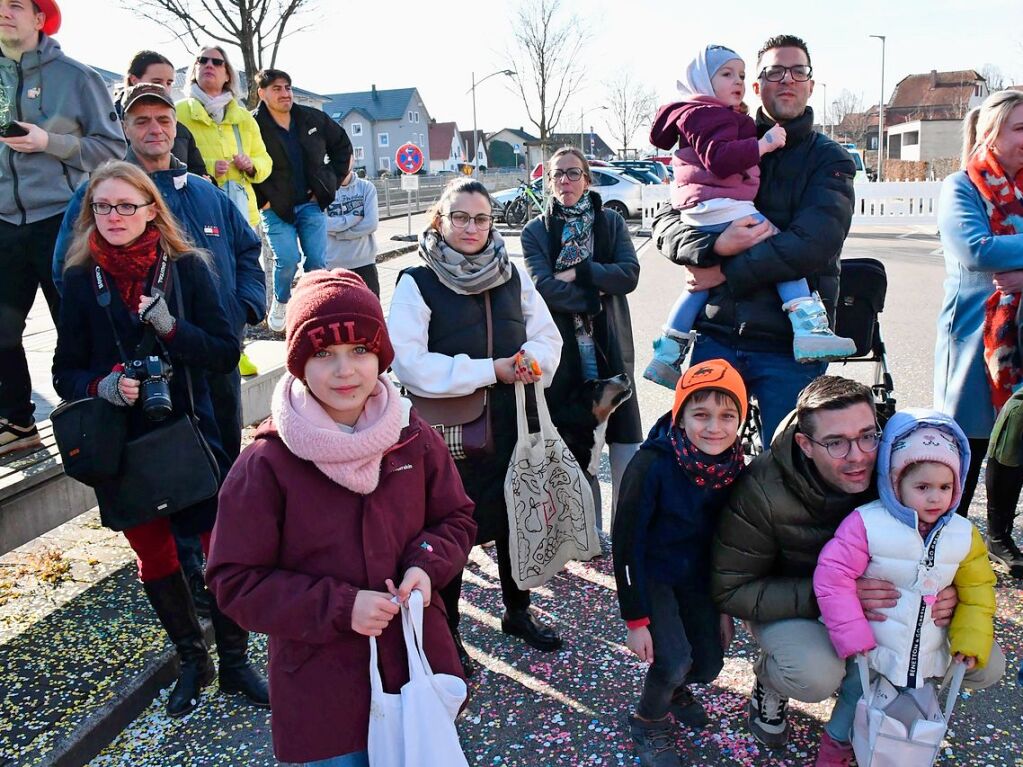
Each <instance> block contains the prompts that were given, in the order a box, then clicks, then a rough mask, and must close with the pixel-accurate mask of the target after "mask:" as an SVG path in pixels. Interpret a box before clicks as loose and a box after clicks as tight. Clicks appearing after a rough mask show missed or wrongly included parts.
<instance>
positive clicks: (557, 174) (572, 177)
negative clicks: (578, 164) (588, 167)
mask: <svg viewBox="0 0 1023 767" xmlns="http://www.w3.org/2000/svg"><path fill="white" fill-rule="evenodd" d="M566 176H567V177H568V180H569V181H578V180H579V179H581V178H582V177H583V169H582V168H569V169H568V170H561V169H560V168H559V169H558V170H556V171H554V172H553V173H552V174H551V178H553V179H554V180H555V181H561V179H563V178H565V177H566Z"/></svg>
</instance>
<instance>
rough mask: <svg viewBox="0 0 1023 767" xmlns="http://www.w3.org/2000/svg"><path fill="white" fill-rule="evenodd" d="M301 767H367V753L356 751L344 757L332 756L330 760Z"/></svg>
mask: <svg viewBox="0 0 1023 767" xmlns="http://www.w3.org/2000/svg"><path fill="white" fill-rule="evenodd" d="M301 767H369V752H368V751H356V752H353V753H351V754H345V755H344V756H332V757H331V758H330V759H318V760H317V761H315V762H303V763H302V765H301Z"/></svg>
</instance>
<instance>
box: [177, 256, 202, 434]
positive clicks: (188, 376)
mask: <svg viewBox="0 0 1023 767" xmlns="http://www.w3.org/2000/svg"><path fill="white" fill-rule="evenodd" d="M171 270H172V271H173V272H174V279H175V281H176V282H177V283H178V289H177V290H175V291H174V301H175V303H177V305H178V321H179V322H180V321H181V320H183V319H185V302H184V300H183V299H182V298H181V281H180V280H178V279H177V277H178V268H177V266H176V265H175V264H171ZM184 367H185V384H186V386H187V387H188V406H189V409H190V410H191V413H192V417H193V418H195V417H196V416H195V396H194V395H193V394H192V371H191V368H190V367H189V366H188V365H185V366H184Z"/></svg>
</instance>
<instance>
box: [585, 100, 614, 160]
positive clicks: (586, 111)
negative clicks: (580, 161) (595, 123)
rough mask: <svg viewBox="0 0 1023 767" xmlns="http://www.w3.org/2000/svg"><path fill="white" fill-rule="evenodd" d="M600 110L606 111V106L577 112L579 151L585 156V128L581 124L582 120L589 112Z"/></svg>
mask: <svg viewBox="0 0 1023 767" xmlns="http://www.w3.org/2000/svg"><path fill="white" fill-rule="evenodd" d="M602 109H607V107H606V106H600V107H593V109H587V110H585V111H583V110H580V112H579V151H581V152H582V153H583V154H586V128H585V125H584V123H583V119H584V118H585V117H586V115H588V114H589V113H590V112H599V111H600V110H602Z"/></svg>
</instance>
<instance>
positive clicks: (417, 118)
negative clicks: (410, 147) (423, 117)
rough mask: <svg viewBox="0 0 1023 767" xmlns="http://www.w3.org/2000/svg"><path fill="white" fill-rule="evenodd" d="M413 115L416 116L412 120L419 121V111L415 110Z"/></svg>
mask: <svg viewBox="0 0 1023 767" xmlns="http://www.w3.org/2000/svg"><path fill="white" fill-rule="evenodd" d="M412 116H413V118H415V119H414V120H413V121H412V122H416V123H417V122H419V112H413V113H412Z"/></svg>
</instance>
